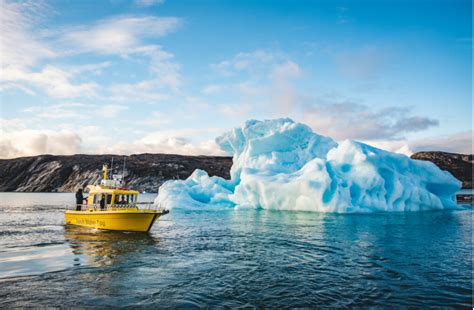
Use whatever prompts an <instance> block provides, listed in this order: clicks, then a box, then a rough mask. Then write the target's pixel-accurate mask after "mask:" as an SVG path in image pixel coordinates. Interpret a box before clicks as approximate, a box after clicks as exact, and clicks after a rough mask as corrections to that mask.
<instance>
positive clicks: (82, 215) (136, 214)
mask: <svg viewBox="0 0 474 310" xmlns="http://www.w3.org/2000/svg"><path fill="white" fill-rule="evenodd" d="M166 213H167V212H160V211H154V210H150V211H141V210H138V211H137V210H133V211H122V210H120V211H114V210H107V211H70V210H68V211H66V213H65V214H64V216H65V218H66V224H68V225H78V226H85V227H91V228H96V229H104V230H120V231H137V232H148V231H149V230H150V228H151V227H152V226H153V223H154V222H155V220H156V219H157V218H159V217H160V216H161V215H163V214H166Z"/></svg>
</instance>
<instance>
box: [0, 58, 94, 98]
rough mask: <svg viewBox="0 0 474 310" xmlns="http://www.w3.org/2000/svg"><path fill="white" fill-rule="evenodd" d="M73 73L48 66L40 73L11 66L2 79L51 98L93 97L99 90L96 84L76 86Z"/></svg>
mask: <svg viewBox="0 0 474 310" xmlns="http://www.w3.org/2000/svg"><path fill="white" fill-rule="evenodd" d="M73 78H74V75H73V72H71V71H69V72H68V71H65V70H63V69H60V68H58V67H55V66H52V65H47V66H45V67H44V68H43V69H42V70H41V71H39V72H31V71H28V70H23V69H21V68H19V67H12V66H9V67H7V68H4V70H2V74H1V79H2V80H3V81H6V82H25V83H27V84H28V85H31V86H34V87H36V88H39V89H41V90H44V91H45V92H46V93H47V94H48V95H50V96H51V97H57V98H74V97H87V96H93V95H94V94H95V92H96V89H97V84H96V83H94V82H88V83H79V84H75V83H73V82H72V80H73Z"/></svg>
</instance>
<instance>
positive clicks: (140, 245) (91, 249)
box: [64, 225, 159, 267]
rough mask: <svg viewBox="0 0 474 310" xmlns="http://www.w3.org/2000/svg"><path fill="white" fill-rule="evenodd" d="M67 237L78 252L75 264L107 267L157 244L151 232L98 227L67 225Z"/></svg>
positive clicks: (65, 230) (74, 250)
mask: <svg viewBox="0 0 474 310" xmlns="http://www.w3.org/2000/svg"><path fill="white" fill-rule="evenodd" d="M64 235H65V239H66V241H67V242H68V244H69V246H70V247H71V249H72V253H73V254H74V255H76V256H77V257H76V259H75V260H76V262H77V263H76V265H80V264H81V262H82V264H86V265H91V266H98V267H105V266H111V265H114V264H116V263H120V262H122V261H125V260H126V259H127V258H128V257H129V256H130V254H136V253H143V252H146V251H147V250H148V249H150V248H154V247H156V246H157V245H158V243H159V240H158V239H157V238H155V237H153V236H151V235H149V234H144V233H127V232H118V231H103V230H95V229H90V228H87V227H80V226H70V225H69V226H66V227H65V229H64Z"/></svg>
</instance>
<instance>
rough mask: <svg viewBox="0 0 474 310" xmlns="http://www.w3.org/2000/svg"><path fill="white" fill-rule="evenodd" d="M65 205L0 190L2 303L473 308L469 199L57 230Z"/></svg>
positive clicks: (56, 198) (202, 214) (214, 214)
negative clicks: (453, 204)
mask: <svg viewBox="0 0 474 310" xmlns="http://www.w3.org/2000/svg"><path fill="white" fill-rule="evenodd" d="M153 199H154V195H142V196H141V200H142V201H152V200H153ZM73 202H74V194H23V193H1V194H0V307H2V308H5V307H10V306H32V307H43V306H60V307H61V306H63V307H78V306H79V307H128V306H133V307H144V308H145V307H160V308H189V307H205V306H213V305H219V306H229V307H239V306H247V307H248V306H250V307H260V306H268V307H282V306H294V307H305V306H306V307H315V306H321V305H324V306H329V307H354V306H394V305H402V306H418V307H425V306H435V305H436V306H445V307H466V308H467V307H471V306H472V297H473V291H472V288H473V283H472V276H473V269H472V264H473V260H472V257H473V256H472V254H473V252H472V251H473V244H472V238H473V210H472V208H467V209H465V210H458V211H436V212H423V213H421V212H420V213H407V214H404V213H396V214H395V213H391V214H371V215H335V214H330V215H328V214H318V213H306V212H279V211H263V210H229V209H226V210H221V211H216V210H213V211H211V210H202V211H184V210H172V212H171V213H170V214H168V215H166V216H165V217H163V218H162V220H160V221H158V222H156V223H155V225H154V227H153V229H152V231H151V232H150V233H149V234H141V233H118V232H104V231H96V230H91V229H87V228H80V227H66V226H65V225H64V215H63V212H64V209H65V206H66V205H71V204H72V203H73Z"/></svg>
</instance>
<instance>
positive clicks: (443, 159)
mask: <svg viewBox="0 0 474 310" xmlns="http://www.w3.org/2000/svg"><path fill="white" fill-rule="evenodd" d="M411 158H413V159H419V160H428V161H431V162H433V163H434V164H435V165H437V166H438V167H440V168H441V169H443V170H447V171H449V172H451V174H452V175H454V176H455V177H456V178H457V179H458V180H460V181H462V184H463V188H473V181H472V170H473V155H472V154H470V155H465V154H454V153H445V152H418V153H415V154H413V155H412V156H411Z"/></svg>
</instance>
